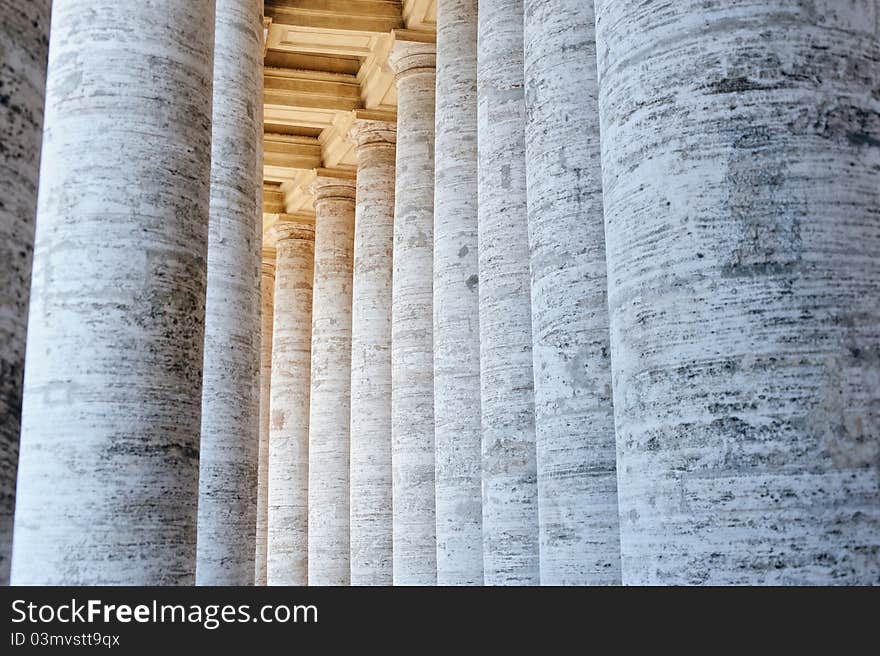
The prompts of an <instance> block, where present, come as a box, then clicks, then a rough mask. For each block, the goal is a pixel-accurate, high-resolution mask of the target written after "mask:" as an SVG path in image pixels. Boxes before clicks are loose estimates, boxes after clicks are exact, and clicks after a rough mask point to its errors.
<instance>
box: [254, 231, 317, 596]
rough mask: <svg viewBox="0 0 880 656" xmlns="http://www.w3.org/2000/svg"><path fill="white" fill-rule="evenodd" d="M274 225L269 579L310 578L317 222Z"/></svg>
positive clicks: (295, 580) (272, 582) (291, 582)
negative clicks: (311, 384)
mask: <svg viewBox="0 0 880 656" xmlns="http://www.w3.org/2000/svg"><path fill="white" fill-rule="evenodd" d="M274 230H275V238H276V242H275V316H274V319H273V321H274V325H273V335H272V383H271V390H270V395H271V401H270V410H271V414H272V417H271V424H270V427H269V528H268V546H267V551H266V561H267V563H266V580H267V583H268V584H269V585H306V584H307V583H308V521H309V508H308V485H309V380H310V373H309V372H310V369H311V339H312V282H313V273H314V260H315V226H314V224H313V223H311V222H306V221H298V220H288V221H283V222H281V223H280V224H278V225H277V226H276V227H275V228H274Z"/></svg>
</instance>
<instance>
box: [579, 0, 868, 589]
mask: <svg viewBox="0 0 880 656" xmlns="http://www.w3.org/2000/svg"><path fill="white" fill-rule="evenodd" d="M596 13H597V36H598V52H599V73H600V115H601V123H602V159H603V167H604V178H605V179H604V192H605V216H606V234H607V236H608V241H607V251H608V254H607V257H608V278H609V308H610V317H611V342H612V365H613V372H614V405H615V414H616V423H617V436H618V437H617V445H618V477H619V486H620V487H619V494H620V517H621V543H622V568H623V581H624V583H636V584H639V583H650V584H654V583H658V584H659V583H673V584H684V583H709V584H729V583H737V584H759V583H760V584H768V583H770V584H789V583H791V584H795V583H796V584H826V583H865V584H867V583H874V584H876V583H878V582H880V491H878V482H880V478H878V470H877V467H878V448H880V439H878V436H880V231H878V229H877V226H878V219H880V215H878V207H880V42H878V39H880V33H878V30H880V4H878V2H877V1H876V0H858V1H853V2H837V1H832V0H817V1H814V2H790V1H784V0H768V1H767V2H761V3H756V2H752V1H751V0H724V1H723V2H722V1H721V0H699V1H697V0H682V1H681V2H675V3H651V4H650V5H647V4H645V3H644V2H641V1H638V2H637V1H636V0H599V1H597V3H596Z"/></svg>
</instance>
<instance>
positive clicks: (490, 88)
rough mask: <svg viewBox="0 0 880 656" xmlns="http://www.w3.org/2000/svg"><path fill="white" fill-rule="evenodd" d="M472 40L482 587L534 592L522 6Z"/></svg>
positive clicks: (499, 8) (502, 8) (503, 6)
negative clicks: (476, 135)
mask: <svg viewBox="0 0 880 656" xmlns="http://www.w3.org/2000/svg"><path fill="white" fill-rule="evenodd" d="M479 34H480V37H479V49H478V79H477V95H478V102H479V109H478V130H479V160H478V164H479V165H478V180H479V196H480V203H479V205H480V206H479V242H480V253H479V266H480V273H479V276H480V384H481V390H482V396H481V399H482V425H483V444H482V450H483V458H482V474H483V568H484V580H485V583H486V584H488V585H503V584H537V583H538V582H539V564H538V490H537V481H536V477H537V471H536V467H537V465H536V463H535V408H534V382H533V379H532V327H531V309H530V306H531V304H530V300H529V294H530V292H529V243H528V220H527V210H526V173H525V168H526V167H525V110H524V98H523V5H522V0H513V1H512V2H511V1H509V0H483V1H481V2H480V15H479Z"/></svg>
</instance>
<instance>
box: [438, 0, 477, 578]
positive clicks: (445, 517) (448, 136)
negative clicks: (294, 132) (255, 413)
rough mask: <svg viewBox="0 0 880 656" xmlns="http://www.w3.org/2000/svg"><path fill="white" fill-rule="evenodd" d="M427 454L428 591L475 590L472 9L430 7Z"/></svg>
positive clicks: (471, 5)
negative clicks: (431, 535) (432, 97)
mask: <svg viewBox="0 0 880 656" xmlns="http://www.w3.org/2000/svg"><path fill="white" fill-rule="evenodd" d="M435 160H436V162H435V168H436V172H435V176H436V178H435V183H434V449H435V460H436V467H437V469H436V503H437V583H439V584H440V585H468V584H470V585H474V584H476V585H481V584H482V583H483V517H482V501H481V491H480V489H481V482H482V478H481V474H480V445H481V435H482V433H481V429H480V320H479V291H478V288H477V287H478V286H477V280H478V269H479V262H478V252H479V251H478V247H477V0H440V1H439V2H438V4H437V116H436V157H435Z"/></svg>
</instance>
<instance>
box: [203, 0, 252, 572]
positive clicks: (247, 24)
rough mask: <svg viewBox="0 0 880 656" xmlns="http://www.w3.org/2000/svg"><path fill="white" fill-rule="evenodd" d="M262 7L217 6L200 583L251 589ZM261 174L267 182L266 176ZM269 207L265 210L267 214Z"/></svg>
mask: <svg viewBox="0 0 880 656" xmlns="http://www.w3.org/2000/svg"><path fill="white" fill-rule="evenodd" d="M261 17H262V2H261V1H260V0H217V22H216V32H215V46H214V108H213V117H214V118H213V137H212V146H211V149H212V154H213V156H212V170H211V219H210V225H209V233H208V292H207V304H206V306H205V357H204V363H205V364H204V383H203V386H202V441H201V449H200V454H201V459H200V462H199V527H198V555H197V561H196V583H197V584H199V585H252V584H253V583H254V550H255V545H256V535H255V532H256V522H257V468H258V464H259V439H260V438H259V431H260V415H259V413H260V350H259V349H260V344H259V341H258V340H256V339H255V338H254V336H255V335H257V334H258V333H259V330H260V253H261V244H262V242H261V231H262V226H261V225H260V223H259V222H258V216H261V212H260V213H258V208H257V200H258V191H259V190H261V189H262V186H263V180H262V175H261V173H260V172H259V171H258V170H257V161H258V159H259V156H258V151H259V150H260V149H262V147H263V125H262V123H261V122H259V119H260V115H259V114H258V112H257V111H256V107H255V105H256V104H257V103H259V102H260V95H261V89H262V85H263V36H262V31H263V22H262V18H261ZM258 174H260V177H259V178H258V177H257V176H258ZM260 209H262V208H260Z"/></svg>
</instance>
